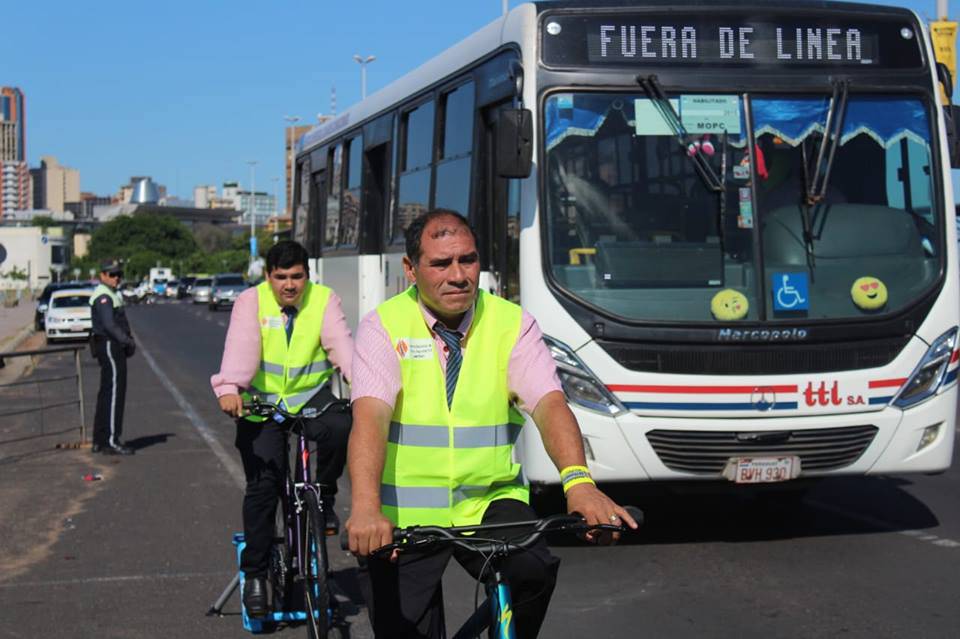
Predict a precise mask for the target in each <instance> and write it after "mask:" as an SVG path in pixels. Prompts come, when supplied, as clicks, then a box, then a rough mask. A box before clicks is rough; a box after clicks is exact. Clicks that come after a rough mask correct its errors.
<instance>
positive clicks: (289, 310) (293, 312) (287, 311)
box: [283, 306, 297, 344]
mask: <svg viewBox="0 0 960 639" xmlns="http://www.w3.org/2000/svg"><path fill="white" fill-rule="evenodd" d="M283 314H284V315H286V316H287V325H286V326H285V327H284V329H285V330H286V331H287V344H289V343H290V338H291V337H293V319H294V318H295V317H296V316H297V307H296V306H284V307H283Z"/></svg>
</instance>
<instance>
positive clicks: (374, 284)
mask: <svg viewBox="0 0 960 639" xmlns="http://www.w3.org/2000/svg"><path fill="white" fill-rule="evenodd" d="M393 119H394V118H393V114H389V115H386V116H383V117H381V118H378V119H377V120H375V121H374V122H371V123H370V124H367V125H366V126H364V130H363V140H364V150H363V195H362V201H363V207H362V208H363V215H362V221H361V226H360V273H359V275H360V302H359V313H360V318H361V319H362V318H363V316H364V315H366V314H367V313H369V312H370V311H372V310H373V309H375V308H376V307H377V306H379V305H380V303H381V302H383V301H384V299H386V295H385V290H384V289H385V288H386V287H385V284H384V282H385V279H386V275H385V263H384V254H383V253H384V248H385V234H384V228H385V227H386V225H387V217H388V216H387V210H388V206H389V202H390V164H391V162H390V160H391V153H392V146H393V141H392V137H393Z"/></svg>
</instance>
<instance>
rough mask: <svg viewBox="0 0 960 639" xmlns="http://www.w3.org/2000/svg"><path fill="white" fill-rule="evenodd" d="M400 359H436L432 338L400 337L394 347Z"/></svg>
mask: <svg viewBox="0 0 960 639" xmlns="http://www.w3.org/2000/svg"><path fill="white" fill-rule="evenodd" d="M394 348H395V349H396V351H397V355H399V356H400V359H407V360H411V361H426V360H431V359H436V352H435V351H434V344H433V338H431V337H426V338H417V337H401V338H400V339H398V340H397V345H396V346H395V347H394Z"/></svg>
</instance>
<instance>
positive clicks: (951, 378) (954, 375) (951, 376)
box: [943, 368, 960, 384]
mask: <svg viewBox="0 0 960 639" xmlns="http://www.w3.org/2000/svg"><path fill="white" fill-rule="evenodd" d="M958 370H960V368H955V369H953V370H952V371H950V372H949V373H947V379H946V380H944V382H943V383H944V384H950V383H952V382H955V381H956V380H957V371H958Z"/></svg>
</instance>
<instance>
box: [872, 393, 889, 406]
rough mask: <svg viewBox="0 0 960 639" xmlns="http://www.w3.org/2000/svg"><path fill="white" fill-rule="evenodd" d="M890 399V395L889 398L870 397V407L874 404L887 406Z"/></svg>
mask: <svg viewBox="0 0 960 639" xmlns="http://www.w3.org/2000/svg"><path fill="white" fill-rule="evenodd" d="M892 399H893V395H890V396H889V397H871V398H870V405H871V406H872V405H874V404H889V403H890V400H892Z"/></svg>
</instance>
